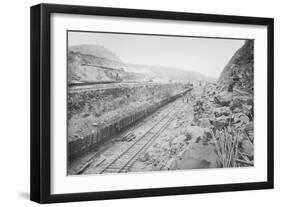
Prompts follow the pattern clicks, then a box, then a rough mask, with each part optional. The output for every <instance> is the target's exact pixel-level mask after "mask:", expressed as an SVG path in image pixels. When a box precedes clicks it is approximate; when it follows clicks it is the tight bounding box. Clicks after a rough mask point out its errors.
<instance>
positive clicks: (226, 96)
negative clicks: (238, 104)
mask: <svg viewBox="0 0 281 207" xmlns="http://www.w3.org/2000/svg"><path fill="white" fill-rule="evenodd" d="M232 98H233V93H232V92H227V91H223V92H221V93H219V95H218V96H215V103H217V104H218V105H220V106H229V105H230V103H231V101H232Z"/></svg>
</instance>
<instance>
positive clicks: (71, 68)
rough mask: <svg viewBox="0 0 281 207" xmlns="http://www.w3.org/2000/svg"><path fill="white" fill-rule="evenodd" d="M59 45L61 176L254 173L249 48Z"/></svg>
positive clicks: (197, 42) (161, 41) (118, 42)
mask: <svg viewBox="0 0 281 207" xmlns="http://www.w3.org/2000/svg"><path fill="white" fill-rule="evenodd" d="M66 35H67V38H66V39H67V48H66V50H67V60H66V61H67V68H66V70H67V86H66V87H67V175H68V176H70V175H91V174H108V173H137V172H141V173H148V172H154V171H175V170H202V169H208V170H213V169H214V168H215V169H217V168H246V167H247V168H249V167H254V166H255V165H254V163H255V162H254V160H255V156H254V154H255V153H254V152H255V151H254V149H255V148H254V146H255V144H254V142H255V136H254V92H255V87H254V69H255V67H254V65H255V60H254V47H255V41H254V40H253V39H241V38H237V39H236V38H222V37H207V36H206V37H200V36H177V35H162V34H137V33H113V32H99V31H75V30H68V31H67V33H66Z"/></svg>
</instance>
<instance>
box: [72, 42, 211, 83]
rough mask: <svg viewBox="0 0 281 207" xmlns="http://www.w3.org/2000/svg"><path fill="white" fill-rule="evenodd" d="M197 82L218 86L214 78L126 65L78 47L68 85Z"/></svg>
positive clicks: (87, 47)
mask: <svg viewBox="0 0 281 207" xmlns="http://www.w3.org/2000/svg"><path fill="white" fill-rule="evenodd" d="M117 77H118V78H121V79H122V80H136V81H145V80H146V81H148V80H154V81H171V80H172V81H181V82H186V81H194V80H206V81H210V82H214V81H215V79H214V78H210V77H207V76H204V75H202V74H200V73H198V72H194V71H185V70H181V69H178V68H172V67H163V66H150V65H144V64H132V63H125V62H123V61H122V60H121V59H120V58H119V57H118V56H117V55H116V54H114V53H113V52H112V51H110V50H108V49H106V48H105V47H103V46H99V45H85V44H84V45H76V46H70V47H69V50H68V81H69V82H76V81H78V82H83V81H89V82H90V81H115V80H116V78H117Z"/></svg>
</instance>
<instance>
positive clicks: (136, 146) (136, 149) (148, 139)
mask: <svg viewBox="0 0 281 207" xmlns="http://www.w3.org/2000/svg"><path fill="white" fill-rule="evenodd" d="M179 108H180V107H178V108H176V109H174V108H173V105H172V106H171V107H170V108H169V111H168V113H166V114H165V115H164V116H163V117H161V119H160V120H159V121H158V122H156V123H155V124H154V125H153V126H152V127H151V128H150V129H149V130H148V131H146V132H145V133H144V134H143V135H141V136H140V137H139V138H137V139H135V141H134V142H133V143H132V144H131V145H130V146H129V147H128V148H126V149H125V150H124V151H122V152H121V153H120V154H119V155H117V156H116V157H113V158H111V159H110V160H108V161H107V162H103V163H102V164H101V165H99V166H98V168H99V169H98V171H97V173H98V174H103V173H120V172H128V171H129V170H130V168H131V166H132V165H133V164H134V163H135V161H136V160H137V158H138V156H139V155H140V154H141V153H142V152H144V151H145V150H146V149H147V148H148V147H149V146H151V144H152V143H153V142H154V140H156V139H157V137H158V136H159V135H160V133H161V132H162V131H163V130H164V129H165V128H166V127H167V126H168V125H169V123H170V122H171V121H172V120H173V119H174V118H175V115H176V112H177V111H178V110H179Z"/></svg>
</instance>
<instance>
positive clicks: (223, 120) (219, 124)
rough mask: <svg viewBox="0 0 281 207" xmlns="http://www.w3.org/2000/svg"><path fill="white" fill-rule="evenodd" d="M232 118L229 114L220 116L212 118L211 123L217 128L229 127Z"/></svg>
mask: <svg viewBox="0 0 281 207" xmlns="http://www.w3.org/2000/svg"><path fill="white" fill-rule="evenodd" d="M229 120H230V118H229V117H227V116H220V117H218V118H216V119H215V120H211V124H212V125H213V126H214V127H215V128H216V129H217V130H222V129H223V128H224V127H227V126H228V124H229Z"/></svg>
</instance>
